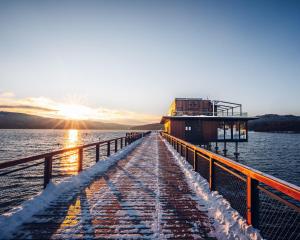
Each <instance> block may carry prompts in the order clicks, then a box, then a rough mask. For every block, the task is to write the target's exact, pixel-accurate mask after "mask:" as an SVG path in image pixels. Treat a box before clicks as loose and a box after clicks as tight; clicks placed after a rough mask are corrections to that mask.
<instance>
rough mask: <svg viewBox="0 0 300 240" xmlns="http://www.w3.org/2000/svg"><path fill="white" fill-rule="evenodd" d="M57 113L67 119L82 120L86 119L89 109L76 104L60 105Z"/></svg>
mask: <svg viewBox="0 0 300 240" xmlns="http://www.w3.org/2000/svg"><path fill="white" fill-rule="evenodd" d="M57 114H58V115H60V116H62V117H64V118H67V119H74V120H84V119H88V116H89V114H90V109H89V108H88V107H85V106H82V105H76V104H68V105H61V106H60V107H59V111H58V112H57Z"/></svg>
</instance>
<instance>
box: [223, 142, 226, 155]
mask: <svg viewBox="0 0 300 240" xmlns="http://www.w3.org/2000/svg"><path fill="white" fill-rule="evenodd" d="M223 153H224V156H226V155H227V148H226V142H224V149H223Z"/></svg>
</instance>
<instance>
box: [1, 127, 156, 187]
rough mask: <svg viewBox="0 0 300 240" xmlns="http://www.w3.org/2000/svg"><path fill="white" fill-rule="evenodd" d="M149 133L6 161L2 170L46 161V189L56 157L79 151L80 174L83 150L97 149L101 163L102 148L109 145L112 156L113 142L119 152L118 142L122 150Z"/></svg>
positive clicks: (97, 156) (108, 154)
mask: <svg viewBox="0 0 300 240" xmlns="http://www.w3.org/2000/svg"><path fill="white" fill-rule="evenodd" d="M149 133H150V131H148V132H131V133H126V136H125V137H118V138H114V139H109V140H105V141H99V142H94V143H89V144H85V145H80V146H76V147H70V148H64V149H60V150H56V151H52V152H47V153H43V154H39V155H35V156H30V157H26V158H21V159H17V160H12V161H6V162H3V163H0V170H1V169H6V168H9V167H13V166H18V165H20V164H24V163H29V162H34V161H37V160H41V159H44V188H45V187H46V186H47V184H48V183H49V182H50V180H51V178H52V162H53V160H55V158H53V157H54V156H56V155H60V154H63V153H66V152H72V151H73V152H74V151H78V152H77V153H74V154H78V172H80V171H82V162H83V150H84V149H86V148H89V149H91V147H96V162H97V161H99V158H100V151H99V149H100V146H104V145H107V154H106V155H107V156H110V150H111V146H110V145H111V143H112V142H114V143H115V144H114V151H115V152H117V150H118V141H120V149H122V148H123V146H127V145H128V144H130V143H132V142H134V141H135V140H137V139H139V138H142V137H144V136H146V135H148V134H149ZM42 163H43V162H41V163H38V164H42ZM35 165H36V164H32V165H29V166H25V167H21V168H19V169H14V170H12V171H8V172H5V173H2V175H4V174H5V175H6V174H8V173H10V172H16V171H18V170H22V169H24V168H29V167H32V166H35Z"/></svg>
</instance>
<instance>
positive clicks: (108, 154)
mask: <svg viewBox="0 0 300 240" xmlns="http://www.w3.org/2000/svg"><path fill="white" fill-rule="evenodd" d="M107 156H108V157H109V156H110V141H107Z"/></svg>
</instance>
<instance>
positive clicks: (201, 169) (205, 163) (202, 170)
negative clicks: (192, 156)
mask: <svg viewBox="0 0 300 240" xmlns="http://www.w3.org/2000/svg"><path fill="white" fill-rule="evenodd" d="M196 172H198V173H199V174H200V175H201V176H202V177H204V178H205V179H206V180H207V181H209V160H207V159H206V158H205V157H204V156H201V155H200V154H197V169H196Z"/></svg>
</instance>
